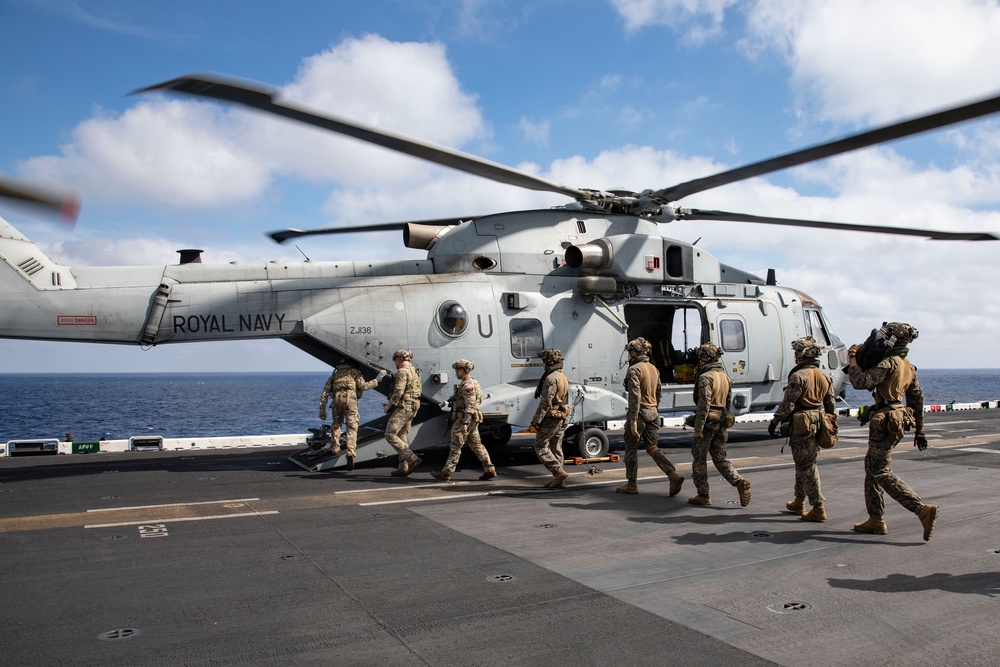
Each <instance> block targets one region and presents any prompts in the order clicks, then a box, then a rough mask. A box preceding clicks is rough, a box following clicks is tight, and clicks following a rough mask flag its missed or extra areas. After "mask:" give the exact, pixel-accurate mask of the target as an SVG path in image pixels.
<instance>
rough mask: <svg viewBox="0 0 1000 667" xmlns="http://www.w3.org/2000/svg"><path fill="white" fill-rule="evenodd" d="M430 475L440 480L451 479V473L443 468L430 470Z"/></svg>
mask: <svg viewBox="0 0 1000 667" xmlns="http://www.w3.org/2000/svg"><path fill="white" fill-rule="evenodd" d="M431 477H433V478H434V479H439V480H441V481H442V482H447V481H449V480H451V474H450V473H447V472H445V471H444V470H432V471H431Z"/></svg>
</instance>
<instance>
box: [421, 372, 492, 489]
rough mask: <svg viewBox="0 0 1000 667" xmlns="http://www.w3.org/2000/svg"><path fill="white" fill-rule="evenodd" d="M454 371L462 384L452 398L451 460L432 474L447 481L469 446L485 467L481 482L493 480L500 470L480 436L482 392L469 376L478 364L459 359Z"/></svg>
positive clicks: (456, 387)
mask: <svg viewBox="0 0 1000 667" xmlns="http://www.w3.org/2000/svg"><path fill="white" fill-rule="evenodd" d="M451 367H452V368H454V369H455V377H457V378H458V380H459V382H458V384H457V385H455V393H454V394H453V395H452V397H451V419H450V420H449V421H450V423H451V452H450V453H449V454H448V461H447V462H446V463H445V464H444V468H443V469H442V470H441V471H440V472H438V471H437V470H435V471H433V472H432V473H431V476H432V477H435V478H437V479H441V480H444V481H446V482H447V481H448V480H450V479H451V474H452V473H453V472H455V468H456V467H458V459H459V458H460V457H461V456H462V447H463V446H465V444H466V443H468V444H469V449H471V450H472V453H473V454H475V455H476V458H478V459H479V462H480V463H482V464H483V474H482V475H480V477H479V479H480V481H485V480H488V479H493V478H494V477H496V476H497V469H496V468H494V467H493V463H492V462H491V461H490V453H489V452H487V451H486V448H485V447H483V441H482V440H481V439H480V437H479V425H480V424H481V423H482V421H483V413H482V412H480V411H479V406H480V404H482V402H483V390H482V388H481V387H480V386H479V383H478V382H476V379H475V378H474V377H472V376H471V375H470V373H471V372H472V369H473V368H475V364H473V362H472V361H470V360H469V359H459V360H458V361H456V362H455V363H453V364H452V365H451Z"/></svg>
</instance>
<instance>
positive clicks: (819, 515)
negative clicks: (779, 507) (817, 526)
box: [799, 505, 826, 523]
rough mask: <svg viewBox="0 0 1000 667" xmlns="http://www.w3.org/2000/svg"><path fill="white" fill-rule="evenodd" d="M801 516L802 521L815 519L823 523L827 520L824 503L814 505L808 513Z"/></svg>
mask: <svg viewBox="0 0 1000 667" xmlns="http://www.w3.org/2000/svg"><path fill="white" fill-rule="evenodd" d="M799 518H800V519H801V520H802V521H815V522H816V523H822V522H824V521H826V508H824V507H823V505H813V507H812V509H811V510H809V513H808V514H803V515H802V516H801V517H799Z"/></svg>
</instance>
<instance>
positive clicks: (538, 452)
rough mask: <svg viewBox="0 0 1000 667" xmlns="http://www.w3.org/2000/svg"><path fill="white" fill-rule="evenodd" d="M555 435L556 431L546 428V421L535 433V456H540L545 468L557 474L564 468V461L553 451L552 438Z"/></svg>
mask: <svg viewBox="0 0 1000 667" xmlns="http://www.w3.org/2000/svg"><path fill="white" fill-rule="evenodd" d="M554 435H555V434H554V433H551V432H549V431H548V430H547V429H546V424H545V422H544V421H543V422H542V424H541V426H539V427H538V431H537V432H536V433H535V456H537V457H538V460H539V461H541V462H542V465H543V466H545V468H546V469H547V470H548V471H549V472H551V473H552V474H553V475H554V474H556V472H557V471H559V470H562V461H560V460H559V459H557V458H556V457H555V455H554V454H553V453H552V448H551V444H552V443H551V440H552V437H553V436H554Z"/></svg>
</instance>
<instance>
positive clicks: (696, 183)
mask: <svg viewBox="0 0 1000 667" xmlns="http://www.w3.org/2000/svg"><path fill="white" fill-rule="evenodd" d="M997 111H1000V96H997V97H991V98H989V99H986V100H981V101H979V102H973V103H971V104H965V105H962V106H960V107H955V108H953V109H947V110H945V111H939V112H937V113H932V114H930V115H927V116H921V117H920V118H914V119H912V120H907V121H903V122H900V123H894V124H892V125H887V126H885V127H881V128H876V129H874V130H869V131H867V132H862V133H861V134H855V135H852V136H849V137H845V138H843V139H837V140H836V141H831V142H828V143H825V144H819V145H818V146H813V147H812V148H805V149H803V150H800V151H795V152H792V153H786V154H785V155H779V156H777V157H773V158H770V159H767V160H762V161H760V162H754V163H753V164H748V165H745V166H743V167H737V168H736V169H730V170H729V171H724V172H721V173H718V174H715V175H714V176H706V177H704V178H696V179H694V180H691V181H687V182H686V183H680V184H679V185H674V186H672V187H669V188H663V189H662V190H657V191H656V192H653V193H652V194H651V197H652V198H653V199H654V200H656V201H660V202H662V203H668V202H671V201H677V200H679V199H682V198H684V197H686V196H688V195H692V194H694V193H696V192H702V191H703V190H710V189H712V188H717V187H719V186H720V185H728V184H729V183H735V182H737V181H742V180H746V179H748V178H754V177H755V176H763V175H764V174H770V173H771V172H775V171H780V170H782V169H788V168H790V167H797V166H799V165H802V164H806V163H808V162H815V161H816V160H822V159H824V158H828V157H833V156H834V155H840V154H841V153H847V152H849V151H853V150H857V149H859V148H865V147H866V146H874V145H875V144H881V143H885V142H887V141H893V140H895V139H901V138H903V137H909V136H912V135H914V134H920V133H921V132H927V131H929V130H934V129H937V128H940V127H945V126H947V125H954V124H955V123H960V122H962V121H966V120H971V119H973V118H979V117H980V116H986V115H989V114H992V113H996V112H997Z"/></svg>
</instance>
